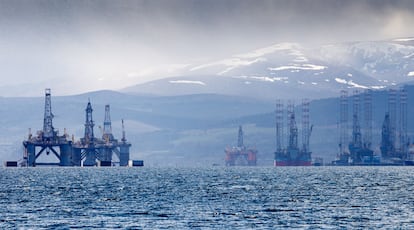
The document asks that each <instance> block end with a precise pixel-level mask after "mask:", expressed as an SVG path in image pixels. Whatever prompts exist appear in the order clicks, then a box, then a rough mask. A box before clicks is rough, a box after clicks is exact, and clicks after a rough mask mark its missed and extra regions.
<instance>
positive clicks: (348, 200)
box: [0, 166, 414, 229]
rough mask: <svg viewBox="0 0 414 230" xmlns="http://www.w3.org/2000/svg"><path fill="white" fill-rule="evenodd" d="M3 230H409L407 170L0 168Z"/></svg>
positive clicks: (411, 205)
mask: <svg viewBox="0 0 414 230" xmlns="http://www.w3.org/2000/svg"><path fill="white" fill-rule="evenodd" d="M0 183H1V184H0V229H414V168H413V167H362V166H361V167H359V166H356V167H327V166H323V167H278V168H275V167H221V166H217V167H207V166H206V167H202V168H196V167H187V168H184V167H167V168H164V167H136V168H121V167H111V168H103V167H102V168H99V167H94V168H75V167H70V168H63V167H61V168H60V167H43V168H42V167H37V168H0Z"/></svg>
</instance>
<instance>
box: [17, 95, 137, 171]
mask: <svg viewBox="0 0 414 230" xmlns="http://www.w3.org/2000/svg"><path fill="white" fill-rule="evenodd" d="M92 112H93V109H92V105H91V102H90V101H89V102H88V104H87V106H86V109H85V113H86V119H85V132H84V137H83V138H81V139H80V140H79V141H76V142H75V141H74V138H73V136H72V139H70V138H69V136H68V134H66V131H65V133H64V134H63V135H62V136H59V134H58V131H56V130H55V128H54V127H53V113H52V100H51V90H50V89H46V90H45V109H44V119H43V130H40V131H38V132H37V135H35V136H33V135H32V134H31V131H30V129H29V135H28V138H27V140H25V141H23V147H24V153H23V160H22V161H21V162H20V166H29V167H35V166H40V165H55V166H114V165H119V166H129V163H130V154H129V149H130V147H131V144H130V143H129V142H128V141H127V140H126V137H125V128H124V121H123V120H122V139H121V141H118V140H117V139H115V138H114V135H113V134H112V125H111V118H110V106H109V105H105V119H104V123H103V127H104V128H103V131H102V138H97V137H95V135H94V121H93V119H92ZM44 153H46V155H49V154H50V153H52V155H54V156H55V157H56V158H57V160H58V162H50V161H48V162H38V158H39V156H41V155H42V154H44ZM114 156H116V158H114ZM133 165H134V166H143V161H133Z"/></svg>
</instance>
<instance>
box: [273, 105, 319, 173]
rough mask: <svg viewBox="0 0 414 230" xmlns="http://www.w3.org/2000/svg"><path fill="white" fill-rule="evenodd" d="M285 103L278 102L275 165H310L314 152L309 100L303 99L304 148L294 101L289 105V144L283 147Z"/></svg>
mask: <svg viewBox="0 0 414 230" xmlns="http://www.w3.org/2000/svg"><path fill="white" fill-rule="evenodd" d="M283 107H284V105H283V103H282V101H281V100H278V101H277V103H276V152H275V159H274V166H310V165H312V156H311V155H312V152H311V151H310V150H309V139H310V136H311V133H312V126H310V125H309V101H308V100H307V99H304V100H303V101H302V148H300V147H299V145H298V135H299V134H298V128H297V125H296V119H295V106H294V104H293V102H292V101H289V102H288V105H287V127H288V142H289V144H288V146H287V147H286V148H284V147H283V139H284V133H283V123H284V122H283V120H284V119H283V118H284V108H283Z"/></svg>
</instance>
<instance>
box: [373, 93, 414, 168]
mask: <svg viewBox="0 0 414 230" xmlns="http://www.w3.org/2000/svg"><path fill="white" fill-rule="evenodd" d="M397 105H398V107H399V109H398V110H397ZM397 120H398V122H397ZM409 146H410V140H409V139H408V136H407V92H406V90H405V89H404V88H401V89H400V90H399V91H397V90H395V89H390V90H389V91H388V111H387V112H386V113H385V117H384V121H383V124H382V130H381V146H380V149H381V159H382V161H383V162H384V163H385V164H391V165H401V164H406V165H413V163H414V161H413V158H412V156H411V155H410V151H409Z"/></svg>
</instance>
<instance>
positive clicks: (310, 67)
mask: <svg viewBox="0 0 414 230" xmlns="http://www.w3.org/2000/svg"><path fill="white" fill-rule="evenodd" d="M326 68H328V67H326V66H321V65H313V64H303V65H291V66H280V67H275V68H272V67H269V68H268V69H269V70H271V71H280V70H289V69H294V70H324V69H326Z"/></svg>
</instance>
